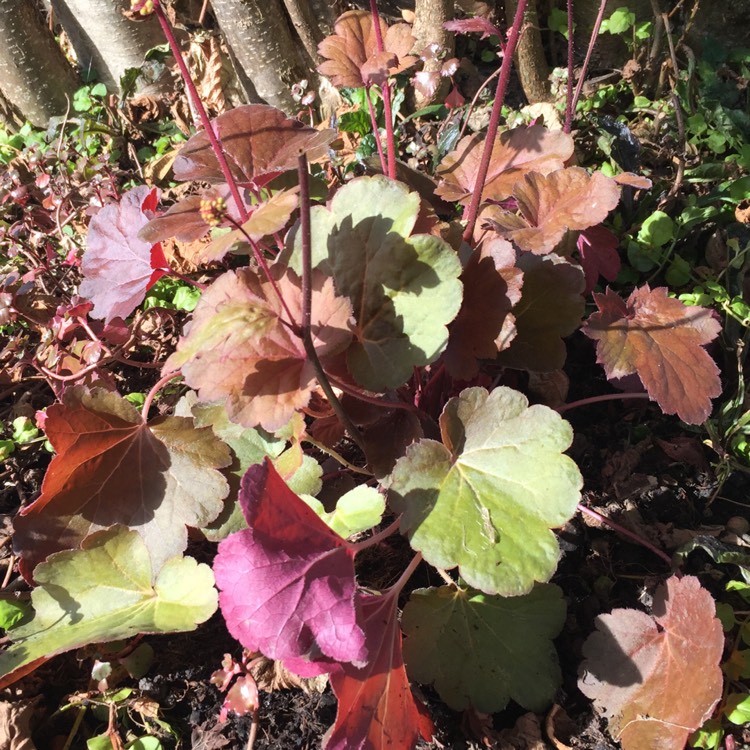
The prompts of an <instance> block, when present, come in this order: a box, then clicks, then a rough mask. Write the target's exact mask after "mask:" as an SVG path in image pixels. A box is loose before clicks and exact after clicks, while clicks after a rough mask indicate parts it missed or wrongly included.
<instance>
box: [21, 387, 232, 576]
mask: <svg viewBox="0 0 750 750" xmlns="http://www.w3.org/2000/svg"><path fill="white" fill-rule="evenodd" d="M45 431H46V433H47V438H48V439H49V441H50V442H51V443H52V445H53V447H54V448H55V451H56V452H57V454H56V455H55V457H54V458H53V459H52V462H51V464H50V466H49V468H48V469H47V473H46V475H45V477H44V482H43V484H42V494H41V495H40V497H39V498H38V499H37V500H35V501H34V502H33V503H31V505H29V506H27V507H26V508H24V509H23V510H22V511H21V512H20V513H19V514H18V515H17V516H16V517H15V519H14V522H13V526H14V529H15V533H14V535H13V541H14V544H15V546H16V549H17V551H18V552H19V553H20V555H21V556H22V570H23V571H24V576H25V577H27V578H30V577H31V575H30V574H31V571H32V570H33V569H34V566H35V565H36V564H37V563H39V562H41V561H42V560H44V558H45V557H47V555H49V554H51V553H53V552H58V551H60V550H63V549H70V548H75V547H78V546H79V544H80V543H81V541H82V540H83V539H84V538H85V537H87V536H88V535H89V534H91V533H92V532H94V531H97V530H98V529H101V528H104V527H108V526H113V525H115V524H123V525H125V526H129V527H130V528H131V529H134V530H136V531H138V533H139V534H140V535H141V536H142V538H143V540H144V542H145V543H146V547H147V549H148V551H149V554H150V556H151V561H152V563H153V565H154V566H155V567H160V566H161V564H162V563H163V562H164V561H165V560H167V559H168V558H170V557H173V556H174V555H177V554H179V553H180V552H182V551H183V550H184V549H185V547H186V546H187V529H186V526H205V525H206V524H207V523H208V522H209V521H211V520H213V519H214V518H215V517H216V516H217V515H218V513H219V512H220V511H221V508H222V500H223V498H224V497H225V496H226V494H227V492H228V490H229V487H228V485H227V482H226V480H225V479H224V477H223V476H222V475H221V473H220V471H219V469H221V468H223V467H226V466H228V465H229V463H230V462H231V457H230V454H229V449H228V448H227V446H226V445H225V444H224V443H222V442H221V441H219V440H217V439H216V438H215V437H214V435H213V433H212V432H211V430H210V429H207V428H205V429H196V428H195V427H194V425H193V420H192V419H187V418H185V417H159V418H157V419H154V420H152V421H151V422H149V423H148V424H146V423H144V422H143V421H142V419H141V415H140V414H139V413H138V411H137V410H136V409H135V408H134V407H133V406H132V405H131V404H130V403H129V402H128V401H126V400H125V399H122V398H120V397H119V396H118V395H117V394H116V393H110V392H107V391H104V390H101V389H94V390H92V391H87V390H86V389H85V388H83V387H80V386H78V387H75V388H71V389H68V390H67V391H66V392H65V395H64V396H63V401H62V403H57V404H54V405H52V406H50V407H49V409H47V420H46V423H45ZM35 577H36V576H35Z"/></svg>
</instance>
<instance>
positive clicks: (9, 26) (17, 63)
mask: <svg viewBox="0 0 750 750" xmlns="http://www.w3.org/2000/svg"><path fill="white" fill-rule="evenodd" d="M79 85H80V83H79V81H78V78H77V76H76V74H75V71H74V70H73V68H72V67H71V66H70V64H69V63H68V61H67V60H66V59H65V55H64V54H63V52H62V50H61V49H60V47H58V45H57V43H56V42H55V38H54V37H53V36H52V33H51V32H50V30H49V29H48V28H47V24H46V21H45V19H44V17H43V15H42V13H41V11H40V9H39V7H38V6H37V5H36V3H35V2H33V0H0V89H2V92H3V94H4V96H5V98H6V99H7V100H8V101H10V102H11V104H12V105H13V106H14V107H15V108H16V109H17V110H18V111H19V112H20V113H21V114H22V115H23V116H24V117H25V118H27V119H28V120H29V121H30V122H31V123H32V124H33V125H36V126H40V127H41V126H44V125H46V124H47V121H48V120H49V119H50V117H53V116H54V115H61V114H63V113H64V112H65V110H66V109H67V107H68V101H69V99H70V98H72V96H73V92H74V91H75V90H76V89H77V88H78V86H79ZM2 116H3V114H2V113H0V117H2ZM9 125H10V126H12V125H13V122H12V118H11V122H10V123H9Z"/></svg>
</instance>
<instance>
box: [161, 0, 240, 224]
mask: <svg viewBox="0 0 750 750" xmlns="http://www.w3.org/2000/svg"><path fill="white" fill-rule="evenodd" d="M154 12H155V13H156V17H157V18H158V19H159V24H160V25H161V28H162V31H163V32H164V36H165V37H166V38H167V43H168V44H169V49H170V50H171V51H172V55H173V56H174V59H175V60H176V61H177V67H178V68H179V69H180V75H181V76H182V80H183V81H184V82H185V87H186V88H187V92H188V95H189V96H190V101H191V103H192V105H193V107H194V109H195V111H196V112H197V113H198V117H200V120H201V124H202V125H203V129H204V130H205V131H206V135H207V136H208V140H209V141H210V143H211V148H212V149H213V152H214V155H215V156H216V160H217V161H218V162H219V167H221V172H222V174H223V175H224V179H225V180H226V181H227V185H229V191H230V192H231V194H232V198H233V199H234V202H235V204H236V205H237V211H238V212H239V215H240V218H241V219H242V223H243V224H244V223H245V222H246V221H247V219H248V213H247V209H246V208H245V203H244V201H243V200H242V197H241V196H240V191H239V188H238V187H237V181H236V180H235V179H234V175H233V174H232V170H231V169H230V168H229V163H228V162H227V158H226V156H225V155H224V149H223V148H222V147H221V143H219V139H218V138H217V137H216V133H215V132H214V129H213V126H212V125H211V120H210V119H209V117H208V112H206V108H205V107H204V106H203V102H202V101H201V98H200V96H199V95H198V89H196V88H195V83H193V79H192V78H191V76H190V71H189V70H188V68H187V65H185V60H184V59H183V57H182V53H181V52H180V47H179V45H178V44H177V40H176V39H175V36H174V34H173V33H172V27H171V26H170V25H169V21H168V19H167V16H166V14H165V13H164V10H163V9H162V7H161V4H160V2H159V0H156V2H154Z"/></svg>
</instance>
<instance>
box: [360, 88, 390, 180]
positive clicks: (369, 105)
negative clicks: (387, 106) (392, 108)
mask: <svg viewBox="0 0 750 750" xmlns="http://www.w3.org/2000/svg"><path fill="white" fill-rule="evenodd" d="M371 91H372V87H371V86H367V87H366V88H365V96H366V97H367V108H368V109H369V110H370V120H371V122H372V134H373V135H374V136H375V145H376V146H377V147H378V156H379V157H380V168H381V169H382V170H383V174H388V165H387V164H386V161H385V153H383V144H382V143H381V141H380V130H379V129H378V119H377V117H375V107H373V106H372V99H370V92H371Z"/></svg>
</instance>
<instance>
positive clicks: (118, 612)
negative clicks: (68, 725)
mask: <svg viewBox="0 0 750 750" xmlns="http://www.w3.org/2000/svg"><path fill="white" fill-rule="evenodd" d="M34 574H35V577H36V582H37V584H38V585H37V587H36V588H35V589H34V590H33V591H32V593H31V602H32V604H33V607H34V617H33V619H31V620H29V621H27V622H25V623H23V624H22V625H19V626H18V627H16V628H14V629H13V630H12V631H11V632H10V633H9V635H10V636H11V638H12V639H13V644H12V645H11V646H9V647H8V648H7V649H6V650H5V651H3V652H2V653H1V654H0V674H2V675H4V677H2V678H1V679H0V686H2V687H5V686H7V685H9V684H10V683H12V682H13V681H14V680H15V679H18V677H20V676H21V675H22V674H23V673H24V667H25V666H26V665H28V664H29V663H30V662H33V661H34V660H36V659H40V658H49V657H51V656H54V655H55V654H61V653H63V652H65V651H70V650H71V649H74V648H80V647H81V646H85V645H87V644H90V643H102V642H105V641H115V640H118V639H121V638H131V637H132V636H134V635H137V634H138V633H170V632H181V631H186V630H194V629H195V628H196V626H197V625H198V624H200V623H201V622H204V621H205V620H207V619H208V618H209V617H210V616H211V615H212V614H213V613H214V612H215V611H216V599H217V596H216V589H215V588H214V586H213V575H212V574H211V569H210V568H209V567H208V566H207V565H203V564H198V563H197V562H196V561H195V560H193V558H191V557H172V558H170V559H169V560H167V561H166V562H165V563H164V564H163V565H161V566H156V565H154V564H153V560H152V559H151V556H150V554H149V552H148V549H147V548H146V545H145V544H144V542H143V540H142V538H141V536H140V535H139V534H138V533H136V532H135V531H129V530H128V529H126V528H124V527H122V526H115V527H114V528H111V529H106V530H104V531H99V532H97V533H96V534H92V535H91V536H89V537H88V538H87V539H85V540H84V541H83V543H82V545H81V549H77V550H68V551H65V552H58V553H56V554H54V555H52V556H51V557H50V558H49V559H48V560H47V561H46V562H43V563H41V564H40V565H39V566H38V567H37V568H36V570H35V571H34Z"/></svg>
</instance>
